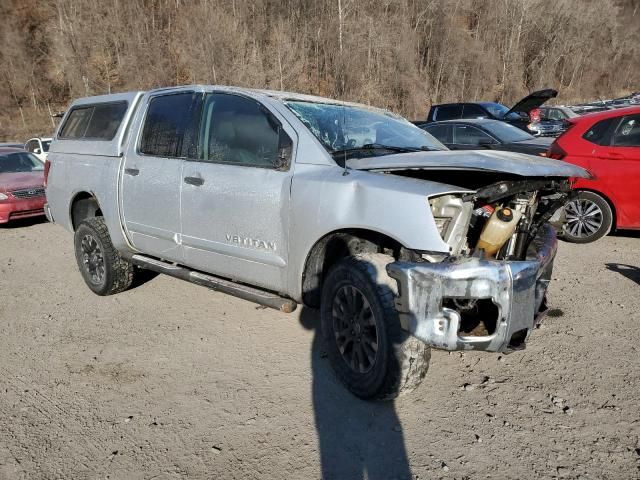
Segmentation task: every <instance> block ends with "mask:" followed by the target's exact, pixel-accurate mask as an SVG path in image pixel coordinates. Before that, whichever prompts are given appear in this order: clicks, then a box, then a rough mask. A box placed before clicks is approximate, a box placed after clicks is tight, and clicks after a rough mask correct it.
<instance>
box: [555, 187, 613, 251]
mask: <svg viewBox="0 0 640 480" xmlns="http://www.w3.org/2000/svg"><path fill="white" fill-rule="evenodd" d="M564 208H565V215H566V217H567V219H566V222H565V225H564V228H563V233H562V236H563V238H564V239H565V240H567V241H569V242H573V243H589V242H594V241H596V240H598V239H599V238H602V237H604V236H605V235H606V234H607V233H609V231H610V230H611V226H612V224H613V212H612V211H611V207H610V206H609V203H608V202H607V201H606V200H605V199H604V198H602V197H601V196H600V195H598V194H597V193H593V192H586V191H585V192H579V193H578V195H577V196H576V197H574V198H573V199H571V200H569V201H568V202H567V204H566V205H565V207H564Z"/></svg>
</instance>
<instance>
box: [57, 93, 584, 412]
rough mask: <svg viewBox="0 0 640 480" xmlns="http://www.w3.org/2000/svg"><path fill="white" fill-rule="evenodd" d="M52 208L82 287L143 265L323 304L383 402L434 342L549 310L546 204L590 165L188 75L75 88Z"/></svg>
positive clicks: (331, 353) (356, 389) (364, 382)
mask: <svg viewBox="0 0 640 480" xmlns="http://www.w3.org/2000/svg"><path fill="white" fill-rule="evenodd" d="M45 171H46V194H47V199H48V204H47V205H46V208H45V210H46V213H47V216H48V218H49V220H50V221H52V222H55V223H58V224H60V225H62V226H63V227H64V228H66V229H67V230H69V231H70V232H73V233H74V239H75V253H76V259H77V262H78V267H79V269H80V272H81V274H82V276H83V277H84V280H85V282H86V283H87V285H88V286H89V288H90V289H91V290H92V291H93V292H95V293H96V294H98V295H111V294H115V293H118V292H121V291H123V290H125V289H127V288H129V287H130V286H131V284H132V280H133V277H134V275H135V274H136V272H137V271H138V270H139V269H149V270H153V271H156V272H161V273H165V274H168V275H172V276H175V277H178V278H180V279H183V280H188V281H190V282H193V283H196V284H199V285H203V286H207V287H209V288H212V289H214V290H218V291H222V292H225V293H229V294H232V295H236V296H238V297H241V298H244V299H247V300H251V301H254V302H257V303H259V304H262V305H265V306H269V307H273V308H276V309H279V310H282V311H284V312H291V311H293V310H294V309H295V308H296V306H297V304H299V303H300V304H303V305H305V306H306V307H309V308H319V309H320V319H321V320H320V323H321V325H320V328H321V331H322V335H323V337H324V340H325V344H326V345H325V348H326V352H327V356H328V358H329V361H330V363H331V365H332V366H333V368H334V370H335V372H336V374H337V376H338V377H339V378H340V380H341V381H342V382H343V383H344V384H345V385H346V386H347V388H349V389H350V390H351V391H352V392H353V393H354V394H355V395H357V396H359V397H362V398H373V399H385V398H393V397H394V396H396V395H397V394H398V393H400V392H402V391H407V390H411V389H413V388H415V387H416V386H417V385H418V384H419V383H420V381H421V380H422V378H423V377H424V375H425V374H426V371H427V368H428V364H429V356H430V355H429V352H430V350H429V349H430V347H434V348H440V349H445V350H486V351H491V352H507V351H511V350H516V349H520V348H523V347H524V344H525V342H526V340H527V339H528V337H529V334H530V333H531V331H532V329H533V328H534V327H535V325H536V322H538V321H539V319H540V317H541V314H542V313H543V312H544V310H545V309H546V303H545V292H546V289H547V286H548V283H549V280H550V278H551V269H552V264H553V259H554V256H555V253H556V236H555V231H554V229H553V228H552V227H551V226H550V224H549V219H550V218H551V217H552V215H553V214H554V212H556V211H558V209H559V207H561V206H562V205H563V204H564V202H565V200H566V197H567V195H569V194H570V181H569V179H570V178H571V177H588V176H589V174H588V172H586V171H585V170H582V169H580V168H578V167H575V166H572V165H568V164H565V163H563V162H560V161H555V160H549V159H546V158H543V157H532V156H527V155H522V154H515V153H508V152H495V151H491V152H489V151H476V152H473V151H448V150H447V149H446V148H445V147H444V146H443V145H442V144H440V143H439V142H438V141H437V140H435V139H434V138H433V137H432V136H430V135H429V134H427V133H425V132H424V131H422V130H420V129H419V128H417V127H415V126H414V125H412V124H411V123H410V122H408V121H406V120H405V119H403V118H402V117H399V116H397V115H395V114H393V113H390V112H388V111H384V110H380V109H377V108H372V107H369V106H365V105H358V104H352V103H345V102H339V101H335V100H329V99H326V98H319V97H313V96H307V95H299V94H290V93H284V92H270V91H259V90H249V89H241V88H230V87H218V86H187V87H177V88H166V89H159V90H154V91H149V92H132V93H123V94H114V95H105V96H96V97H89V98H83V99H80V100H77V101H75V102H74V103H73V104H72V105H71V106H70V108H69V109H68V111H67V113H66V115H65V117H64V119H63V120H62V122H61V124H60V127H59V128H58V131H57V132H56V135H55V138H54V140H53V143H52V144H51V148H50V150H49V157H48V162H47V165H46V169H45Z"/></svg>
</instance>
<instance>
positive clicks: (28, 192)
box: [11, 187, 44, 198]
mask: <svg viewBox="0 0 640 480" xmlns="http://www.w3.org/2000/svg"><path fill="white" fill-rule="evenodd" d="M11 195H13V196H14V197H16V198H35V197H44V187H32V188H23V189H22V190H14V191H13V192H11Z"/></svg>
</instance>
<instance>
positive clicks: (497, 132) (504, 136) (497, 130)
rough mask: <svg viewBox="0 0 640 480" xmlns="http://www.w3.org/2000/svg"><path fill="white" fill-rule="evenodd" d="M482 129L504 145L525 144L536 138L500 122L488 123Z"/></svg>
mask: <svg viewBox="0 0 640 480" xmlns="http://www.w3.org/2000/svg"><path fill="white" fill-rule="evenodd" d="M482 127H483V128H484V129H485V130H487V131H489V133H491V134H492V135H493V136H494V137H497V138H498V139H499V140H500V141H501V142H502V143H513V142H524V141H526V140H533V139H534V138H536V137H534V136H533V135H529V134H528V133H527V132H525V131H524V130H521V129H519V128H518V127H514V126H513V125H509V124H508V123H504V122H500V121H490V122H486V123H485V124H484V125H482Z"/></svg>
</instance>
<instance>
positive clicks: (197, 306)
mask: <svg viewBox="0 0 640 480" xmlns="http://www.w3.org/2000/svg"><path fill="white" fill-rule="evenodd" d="M639 284H640V235H638V234H635V235H634V234H628V235H619V236H615V237H612V236H610V237H607V238H605V239H603V240H601V241H599V242H596V243H594V244H590V245H584V246H579V245H569V244H566V243H561V244H560V249H559V255H558V259H557V261H556V269H555V272H554V279H553V282H552V284H551V287H550V295H549V296H550V302H551V306H552V308H554V310H553V311H552V312H551V313H552V316H549V317H548V318H547V319H546V321H545V323H544V324H543V325H542V327H541V328H540V329H539V330H536V331H535V332H534V335H533V336H532V339H531V342H530V343H529V345H528V346H527V348H526V350H524V351H522V352H517V353H514V354H511V355H507V356H504V355H497V354H486V353H485V354H483V353H452V354H448V353H446V352H440V351H434V352H433V354H432V361H431V369H430V372H429V375H428V376H427V379H426V380H425V382H424V383H423V384H422V386H421V387H420V388H419V389H418V390H417V391H416V392H414V393H412V394H410V395H409V396H406V397H402V398H401V399H399V400H397V401H396V402H394V403H387V404H375V403H367V402H363V401H360V400H358V399H356V398H354V397H352V396H351V395H350V394H348V393H347V392H346V391H345V390H344V389H343V388H342V387H341V386H340V385H339V384H337V383H336V381H335V380H334V377H333V374H332V372H331V370H330V369H329V365H328V362H327V359H326V358H324V355H323V354H322V346H321V344H320V342H319V341H318V338H317V335H316V326H317V316H316V314H315V312H313V311H310V310H302V311H300V310H298V311H296V312H295V313H294V314H290V315H286V314H281V313H278V312H275V311H272V310H265V309H259V308H256V306H255V305H254V304H251V303H248V302H245V301H242V300H238V299H235V298H233V297H229V296H225V295H223V294H219V293H214V292H211V291H209V290H206V289H204V288H202V287H198V286H195V285H191V284H189V283H186V282H181V281H179V280H176V279H173V278H169V277H164V276H158V277H156V278H153V279H151V280H149V281H148V282H146V283H144V284H142V285H140V286H138V287H137V288H134V289H132V290H130V291H128V292H125V293H122V294H119V295H116V296H112V297H98V296H95V295H94V294H92V293H91V292H90V291H89V289H88V288H86V287H85V285H84V283H83V281H82V279H81V277H80V275H79V273H78V272H77V269H76V264H75V260H74V257H73V252H72V238H71V236H70V234H68V233H67V232H65V231H63V230H62V229H61V228H60V227H58V226H54V225H50V224H47V223H38V222H23V223H20V224H19V225H18V226H16V227H13V228H11V227H10V228H7V227H4V228H0V338H1V340H0V478H1V479H21V478H52V479H53V478H60V479H63V478H64V479H69V478H74V479H82V478H92V479H93V478H111V479H151V478H159V479H161V478H169V479H171V478H187V477H188V478H212V479H227V478H229V479H254V478H274V479H285V478H286V479H318V478H326V479H357V478H369V479H401V478H413V479H431V478H452V479H453V478H457V479H462V478H470V479H476V478H498V479H501V478H513V479H524V478H555V477H559V478H582V479H609V478H612V479H613V478H616V479H618V478H620V479H630V478H640V398H639V394H640V356H639V352H638V345H640V328H638V327H639V324H640V315H639V313H638V312H639V310H640V295H639V294H638V293H639V289H640V287H639Z"/></svg>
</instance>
